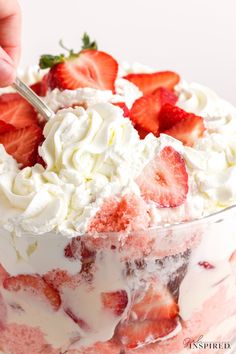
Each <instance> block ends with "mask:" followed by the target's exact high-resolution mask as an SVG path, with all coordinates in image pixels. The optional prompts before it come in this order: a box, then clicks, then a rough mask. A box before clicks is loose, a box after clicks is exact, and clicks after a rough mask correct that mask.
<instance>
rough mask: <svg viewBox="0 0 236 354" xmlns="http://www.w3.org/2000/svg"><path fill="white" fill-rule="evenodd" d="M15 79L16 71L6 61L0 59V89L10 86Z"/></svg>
mask: <svg viewBox="0 0 236 354" xmlns="http://www.w3.org/2000/svg"><path fill="white" fill-rule="evenodd" d="M15 77H16V69H15V68H14V66H13V65H12V64H11V63H9V62H8V61H6V60H4V59H3V58H0V87H6V86H10V85H11V84H12V83H13V82H14V80H15Z"/></svg>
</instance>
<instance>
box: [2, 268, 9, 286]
mask: <svg viewBox="0 0 236 354" xmlns="http://www.w3.org/2000/svg"><path fill="white" fill-rule="evenodd" d="M8 277H9V274H8V273H7V271H6V270H5V268H3V266H2V265H1V263H0V285H2V283H3V281H4V280H5V279H6V278H8Z"/></svg>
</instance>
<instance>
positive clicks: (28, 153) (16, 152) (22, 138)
mask: <svg viewBox="0 0 236 354" xmlns="http://www.w3.org/2000/svg"><path fill="white" fill-rule="evenodd" d="M42 137H43V136H42V130H41V129H40V128H39V127H38V126H37V125H31V126H29V127H26V128H23V129H19V130H16V131H11V132H9V133H5V134H1V135H0V144H3V145H4V147H5V149H6V151H7V153H8V154H10V155H12V156H13V157H14V159H15V160H16V161H17V162H18V163H20V164H22V165H23V166H24V167H26V166H33V165H34V164H35V162H36V159H37V150H38V146H39V143H40V142H41V141H42Z"/></svg>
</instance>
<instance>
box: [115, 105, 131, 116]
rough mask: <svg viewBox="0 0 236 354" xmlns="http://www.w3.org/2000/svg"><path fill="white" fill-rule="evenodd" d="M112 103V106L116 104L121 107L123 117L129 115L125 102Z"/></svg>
mask: <svg viewBox="0 0 236 354" xmlns="http://www.w3.org/2000/svg"><path fill="white" fill-rule="evenodd" d="M113 104H114V106H118V107H120V108H121V109H123V112H124V113H123V115H124V117H129V114H130V112H129V108H128V107H127V106H126V104H125V102H115V103H113Z"/></svg>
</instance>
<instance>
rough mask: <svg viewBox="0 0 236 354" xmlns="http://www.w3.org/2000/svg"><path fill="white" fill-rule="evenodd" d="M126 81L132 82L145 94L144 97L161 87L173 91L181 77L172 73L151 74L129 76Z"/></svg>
mask: <svg viewBox="0 0 236 354" xmlns="http://www.w3.org/2000/svg"><path fill="white" fill-rule="evenodd" d="M124 79H126V80H129V81H131V82H132V83H133V84H135V85H136V86H138V88H139V89H140V90H141V91H142V92H143V94H144V95H146V94H150V93H153V92H154V91H155V90H156V89H157V88H159V87H165V88H167V89H169V90H173V89H174V87H175V85H177V84H178V82H179V80H180V77H179V75H178V74H176V73H174V72H172V71H162V72H155V73H151V74H149V73H148V74H143V73H140V74H128V75H126V76H124Z"/></svg>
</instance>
